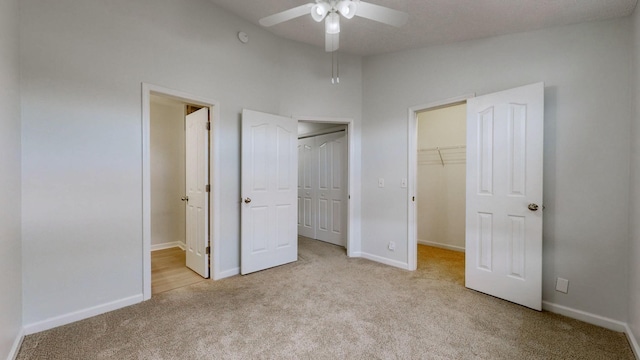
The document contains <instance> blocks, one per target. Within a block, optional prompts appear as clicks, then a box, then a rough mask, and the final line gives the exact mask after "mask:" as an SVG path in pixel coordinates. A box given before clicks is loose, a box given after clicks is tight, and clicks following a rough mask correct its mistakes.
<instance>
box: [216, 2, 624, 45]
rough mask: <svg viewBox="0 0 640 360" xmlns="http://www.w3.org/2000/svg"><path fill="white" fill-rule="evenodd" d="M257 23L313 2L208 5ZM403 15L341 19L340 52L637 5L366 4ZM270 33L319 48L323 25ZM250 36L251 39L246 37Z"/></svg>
mask: <svg viewBox="0 0 640 360" xmlns="http://www.w3.org/2000/svg"><path fill="white" fill-rule="evenodd" d="M210 1H211V2H213V3H214V4H217V5H219V6H220V7H222V8H224V9H226V10H228V11H230V12H232V13H234V14H236V15H238V16H240V17H241V18H244V19H246V20H248V21H250V22H252V23H255V24H258V20H259V19H260V18H263V17H265V16H268V15H272V14H274V13H277V12H280V11H283V10H286V9H289V8H292V7H295V6H298V5H302V4H305V3H308V2H313V0H256V1H249V0H210ZM366 1H367V2H370V3H373V4H377V5H382V6H387V7H390V8H393V9H396V10H401V11H405V12H407V13H408V14H409V22H408V23H407V25H405V26H404V27H402V28H399V29H397V28H394V27H391V26H388V25H384V24H380V23H377V22H374V21H371V20H367V19H363V18H358V17H355V18H353V19H351V20H346V19H342V21H341V24H340V25H341V28H342V30H341V32H340V51H341V52H346V53H350V54H357V55H364V56H366V55H374V54H381V53H387V52H393V51H399V50H406V49H412V48H420V47H426V46H430V45H437V44H446V43H452V42H457V41H464V40H470V39H478V38H484V37H490V36H496V35H503V34H510V33H517V32H523V31H530V30H536V29H542V28H546V27H551V26H558V25H568V24H574V23H579V22H584V21H594V20H604V19H612V18H616V17H623V16H627V15H630V14H631V13H632V12H633V10H634V8H635V6H636V3H637V0H366ZM268 30H269V31H271V32H273V33H274V34H276V35H278V36H280V37H282V38H286V39H291V40H295V41H300V42H303V43H308V44H312V45H314V46H317V47H319V48H322V49H324V23H316V22H315V21H313V20H312V19H311V16H303V17H300V18H297V19H294V20H290V21H287V22H285V23H282V24H279V25H276V26H273V27H271V28H268ZM249 35H251V34H249Z"/></svg>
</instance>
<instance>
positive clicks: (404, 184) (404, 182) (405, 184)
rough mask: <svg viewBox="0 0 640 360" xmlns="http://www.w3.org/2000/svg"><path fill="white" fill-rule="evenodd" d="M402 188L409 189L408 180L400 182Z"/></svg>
mask: <svg viewBox="0 0 640 360" xmlns="http://www.w3.org/2000/svg"><path fill="white" fill-rule="evenodd" d="M400 187H403V188H406V187H407V179H405V178H403V179H402V180H401V181H400Z"/></svg>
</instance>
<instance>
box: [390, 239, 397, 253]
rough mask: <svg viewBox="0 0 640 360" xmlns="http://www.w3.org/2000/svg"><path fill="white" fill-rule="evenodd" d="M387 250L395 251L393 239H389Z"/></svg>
mask: <svg viewBox="0 0 640 360" xmlns="http://www.w3.org/2000/svg"><path fill="white" fill-rule="evenodd" d="M389 250H391V251H395V250H396V243H395V242H393V241H389Z"/></svg>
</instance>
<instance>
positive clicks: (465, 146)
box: [418, 145, 467, 151]
mask: <svg viewBox="0 0 640 360" xmlns="http://www.w3.org/2000/svg"><path fill="white" fill-rule="evenodd" d="M466 148H467V145H458V146H436V147H433V148H426V149H418V151H438V150H454V149H466Z"/></svg>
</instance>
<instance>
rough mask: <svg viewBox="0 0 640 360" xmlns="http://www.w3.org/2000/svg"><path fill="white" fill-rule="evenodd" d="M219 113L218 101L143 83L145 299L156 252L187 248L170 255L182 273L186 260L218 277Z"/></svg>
mask: <svg viewBox="0 0 640 360" xmlns="http://www.w3.org/2000/svg"><path fill="white" fill-rule="evenodd" d="M152 108H155V109H154V110H153V113H154V114H153V115H154V119H153V121H152ZM158 114H160V115H158ZM155 115H158V116H160V117H161V118H162V117H164V118H162V119H159V120H158V119H156V116H155ZM219 118H220V114H219V104H218V102H216V101H212V100H207V99H204V98H202V97H198V96H194V95H191V94H187V93H183V92H180V91H176V90H172V89H168V88H163V87H160V86H156V85H151V84H144V83H143V84H142V169H143V171H142V190H143V191H142V195H143V196H142V230H143V231H142V238H143V242H142V244H143V246H142V263H143V268H142V275H143V276H142V288H143V297H144V300H148V299H150V298H151V294H152V276H151V275H152V271H151V268H152V252H155V251H164V250H166V249H174V250H175V249H178V250H179V251H182V249H183V248H184V250H185V252H184V254H183V255H181V256H183V257H184V260H182V259H181V258H177V259H176V258H172V257H171V256H169V255H167V257H168V259H166V261H167V262H173V263H174V264H179V265H180V267H181V271H182V272H186V271H191V270H186V268H185V267H184V266H182V265H183V264H185V263H186V264H187V265H188V267H189V268H190V269H192V270H193V271H195V272H196V273H198V274H200V275H199V276H198V278H195V279H198V280H200V279H204V278H209V277H210V278H213V279H217V278H219V277H220V266H219V261H218V258H219V251H218V249H219V246H220V245H219V241H217V239H219V237H220V236H219V232H220V231H219V226H217V224H219V223H220V219H219V214H220V211H219V208H220V202H219V201H218V200H217V199H219V194H220V186H219V184H220V182H219V180H218V177H217V176H218V175H217V174H219V173H220V172H219V171H218V170H219V169H218V168H219V164H220V161H219V151H217V150H216V149H217V146H218V143H219V141H218V133H219V131H218V130H217V129H218V128H219V121H218V119H219ZM156 120H158V121H160V122H161V123H162V124H161V125H157V124H156ZM152 128H153V129H152ZM156 135H157V136H156ZM158 137H160V138H162V139H158ZM152 138H153V139H152ZM152 140H153V141H152ZM168 144H169V145H168ZM180 159H181V160H180ZM152 160H153V161H154V164H152ZM156 160H157V161H156ZM210 173H211V177H210V175H209V174H210ZM152 185H153V188H152ZM156 185H157V186H156ZM163 189H164V190H163ZM167 189H170V190H167ZM163 191H165V192H164V193H163ZM152 219H153V221H152ZM154 267H155V265H154ZM211 270H212V271H211Z"/></svg>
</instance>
